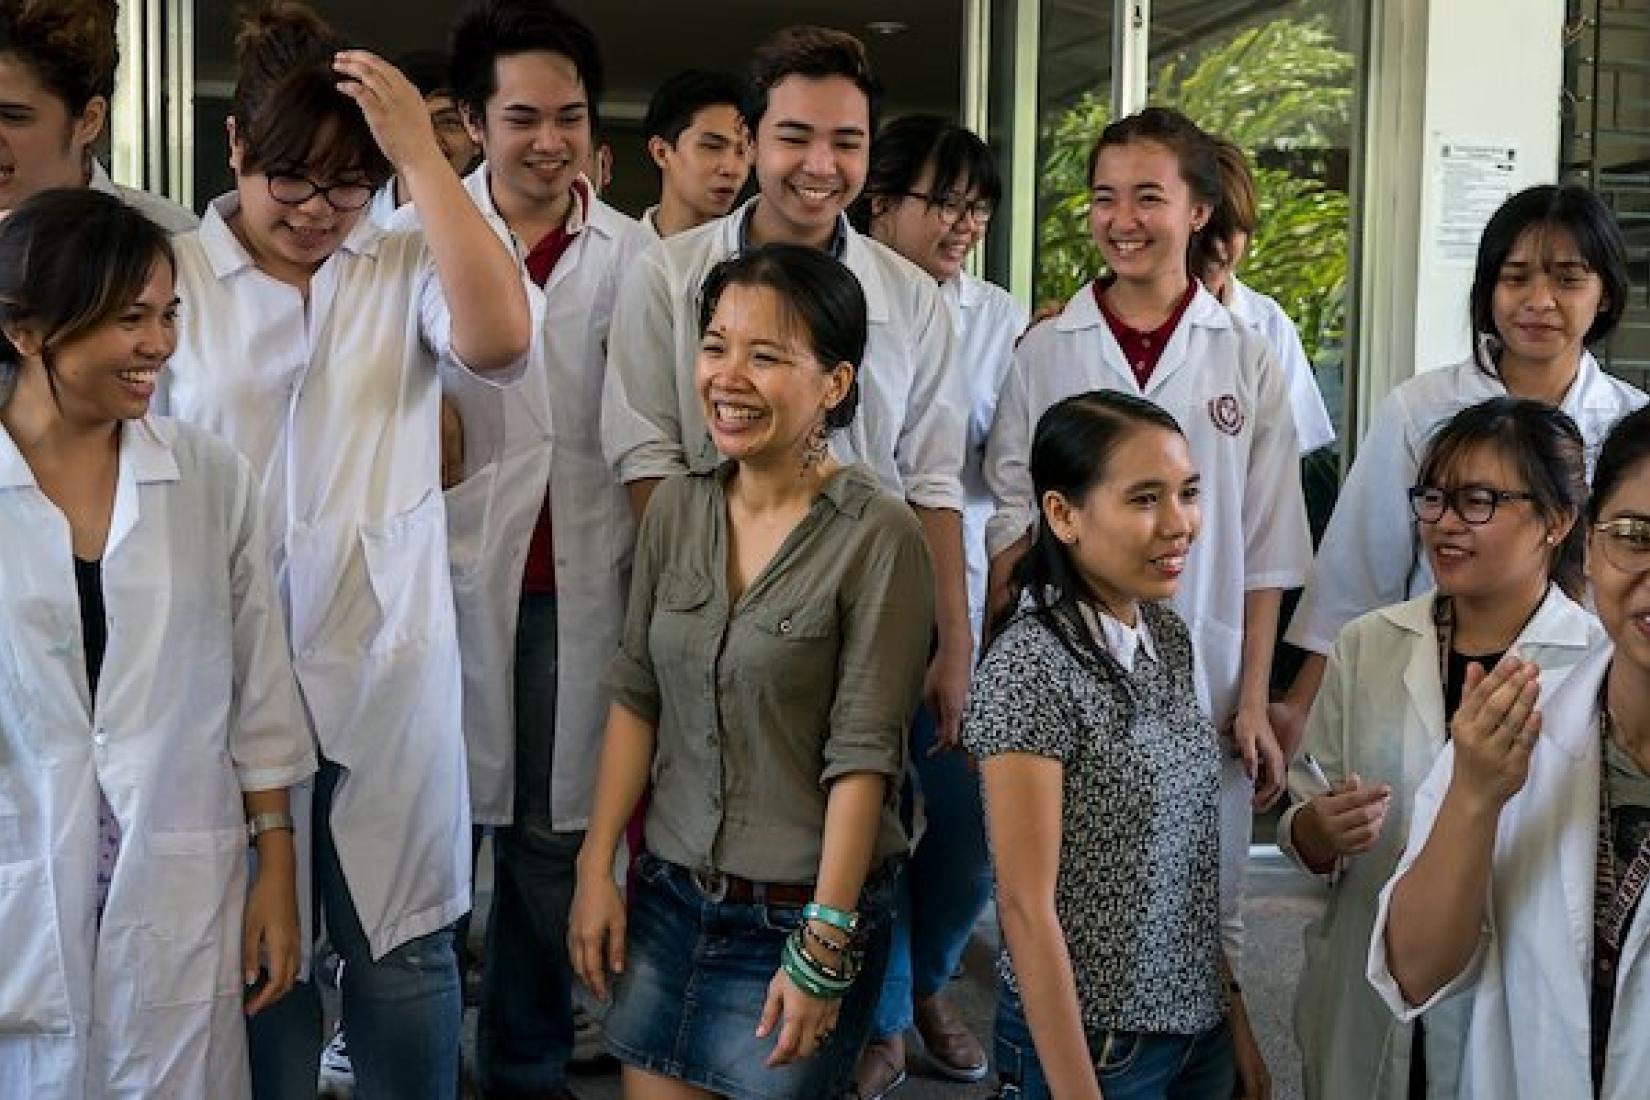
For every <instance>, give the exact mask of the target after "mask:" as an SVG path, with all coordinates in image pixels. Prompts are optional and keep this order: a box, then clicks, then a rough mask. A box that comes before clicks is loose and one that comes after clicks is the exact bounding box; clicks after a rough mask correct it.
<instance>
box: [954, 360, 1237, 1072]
mask: <svg viewBox="0 0 1650 1100" xmlns="http://www.w3.org/2000/svg"><path fill="white" fill-rule="evenodd" d="M1031 470H1032V479H1033V483H1034V484H1035V486H1036V493H1037V500H1038V503H1039V506H1040V509H1041V518H1040V519H1039V521H1038V525H1037V531H1036V534H1035V536H1034V538H1033V541H1032V544H1031V546H1030V548H1029V549H1028V550H1027V552H1026V553H1025V555H1024V556H1023V557H1021V559H1020V561H1019V562H1018V563H1017V564H1016V566H1015V573H1014V577H1013V581H1012V584H1013V589H1014V593H1015V601H1014V604H1013V606H1012V607H1010V609H1009V610H1008V611H1007V612H1006V613H1005V615H1004V619H1005V621H1004V622H1002V623H1001V624H1000V627H1001V629H1000V630H999V632H998V634H997V636H996V638H995V639H994V640H993V641H992V642H991V644H990V646H989V648H988V649H987V650H986V654H985V657H984V659H983V660H982V661H981V662H980V668H979V672H978V673H977V674H976V676H975V679H974V691H973V695H972V698H971V700H970V704H969V713H968V718H967V721H966V722H965V723H964V732H963V740H964V743H965V744H966V745H967V746H968V748H969V749H970V750H971V751H972V752H974V753H975V754H976V755H978V756H979V757H980V758H981V764H980V770H981V774H982V776H983V779H984V784H985V794H986V809H987V816H988V820H989V823H990V832H991V845H992V850H993V852H994V853H995V855H996V867H997V883H998V886H997V907H998V912H999V916H1000V919H1001V922H1002V928H1003V941H1004V944H1005V947H1006V951H1005V953H1004V956H1003V960H1002V966H1001V973H1002V978H1003V983H1004V988H1003V992H1002V995H1001V998H1000V1000H999V1002H998V1010H997V1068H998V1073H999V1075H1000V1077H1001V1079H1002V1084H1003V1090H1002V1093H1001V1095H1003V1096H1020V1097H1024V1098H1025V1100H1048V1098H1049V1097H1053V1096H1058V1097H1061V1098H1062V1100H1066V1098H1085V1100H1098V1098H1099V1097H1100V1096H1101V1094H1102V1092H1104V1095H1105V1096H1107V1097H1111V1098H1113V1100H1117V1098H1128V1100H1147V1098H1157V1100H1162V1098H1165V1097H1171V1096H1172V1097H1177V1098H1183V1100H1229V1098H1230V1097H1232V1096H1234V1095H1240V1096H1244V1097H1251V1098H1254V1100H1264V1098H1265V1097H1266V1096H1267V1091H1268V1088H1269V1081H1268V1078H1267V1073H1266V1068H1265V1065H1264V1063H1263V1062H1262V1061H1261V1058H1260V1055H1259V1051H1258V1049H1257V1048H1256V1046H1255V1042H1254V1037H1253V1035H1252V1034H1251V1032H1250V1029H1249V1025H1248V1016H1247V1014H1246V1012H1245V1011H1244V1006H1243V999H1242V996H1241V994H1240V993H1239V992H1238V989H1237V985H1236V983H1235V982H1232V981H1231V980H1230V971H1229V969H1228V967H1227V963H1226V960H1225V958H1224V954H1223V952H1222V950H1221V945H1220V858H1221V857H1220V824H1219V798H1220V782H1221V780H1220V775H1221V763H1220V749H1219V746H1218V743H1217V741H1216V739H1215V731H1214V727H1213V724H1212V723H1211V722H1210V720H1209V718H1208V716H1207V714H1206V713H1204V712H1203V711H1202V710H1201V709H1200V707H1199V705H1198V702H1197V691H1196V689H1195V687H1194V684H1193V669H1192V642H1191V636H1190V634H1189V633H1188V632H1187V630H1186V626H1185V624H1184V623H1183V622H1182V621H1181V619H1180V617H1179V616H1178V615H1177V614H1175V612H1174V611H1173V610H1172V609H1171V607H1170V606H1169V602H1168V601H1169V600H1171V599H1172V598H1173V597H1174V595H1175V593H1176V590H1177V589H1178V588H1179V586H1180V585H1181V583H1182V582H1183V577H1184V575H1185V574H1186V572H1187V564H1188V561H1189V558H1188V555H1189V554H1190V552H1191V549H1192V543H1193V541H1194V540H1195V539H1196V538H1197V536H1198V533H1199V529H1200V526H1201V520H1202V515H1201V513H1202V501H1203V493H1202V479H1201V478H1200V477H1199V476H1198V471H1197V469H1196V467H1194V466H1193V464H1192V459H1191V453H1190V448H1189V447H1188V446H1187V442H1186V437H1185V436H1184V435H1183V434H1182V433H1181V431H1180V428H1179V426H1178V425H1177V424H1176V423H1175V420H1174V418H1173V417H1171V416H1170V415H1169V414H1168V413H1166V412H1164V411H1163V410H1162V409H1160V408H1158V407H1157V406H1155V405H1153V404H1152V403H1151V402H1149V401H1146V400H1144V399H1142V398H1140V397H1136V396H1134V395H1131V394H1122V393H1116V392H1110V391H1103V390H1102V391H1097V392H1094V393H1088V394H1081V395H1078V396H1075V397H1070V398H1066V399H1065V400H1063V401H1060V402H1057V403H1056V404H1055V405H1054V406H1052V407H1051V408H1050V409H1049V410H1048V411H1047V412H1046V413H1044V414H1043V416H1042V418H1041V419H1040V420H1039V421H1038V424H1037V433H1036V436H1035V438H1034V439H1033V442H1032V447H1031ZM1235 1087H1236V1088H1237V1090H1238V1091H1234V1088H1235Z"/></svg>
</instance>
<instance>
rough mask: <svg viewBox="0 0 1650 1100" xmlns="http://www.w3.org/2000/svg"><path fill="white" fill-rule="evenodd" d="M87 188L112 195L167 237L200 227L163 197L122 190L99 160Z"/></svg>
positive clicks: (94, 161) (192, 218)
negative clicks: (166, 233) (169, 234)
mask: <svg viewBox="0 0 1650 1100" xmlns="http://www.w3.org/2000/svg"><path fill="white" fill-rule="evenodd" d="M86 186H87V187H89V188H91V189H92V190H93V191H101V192H103V193H104V194H105V195H113V196H114V197H115V198H117V199H119V200H120V201H121V202H123V203H125V204H126V205H127V206H130V207H131V208H132V209H133V210H136V211H137V212H138V213H139V214H142V215H143V216H144V217H146V218H148V219H149V220H150V221H152V222H154V223H155V224H156V225H158V226H160V227H161V228H162V229H164V230H166V232H168V233H188V232H189V231H190V230H192V229H195V228H197V227H198V226H199V225H200V223H201V220H200V219H199V218H197V217H195V215H194V214H192V213H191V212H190V211H188V210H186V209H185V208H184V207H182V206H179V205H178V204H177V203H175V202H173V201H172V200H171V199H169V198H167V197H166V196H164V195H152V194H150V193H149V192H147V191H139V190H138V189H137V188H135V187H123V186H121V185H120V184H118V183H116V182H115V181H114V180H112V179H110V178H109V173H108V171H107V170H105V169H104V167H103V165H102V164H101V163H100V162H98V161H96V160H93V161H92V178H91V180H90V181H88V182H87V184H86Z"/></svg>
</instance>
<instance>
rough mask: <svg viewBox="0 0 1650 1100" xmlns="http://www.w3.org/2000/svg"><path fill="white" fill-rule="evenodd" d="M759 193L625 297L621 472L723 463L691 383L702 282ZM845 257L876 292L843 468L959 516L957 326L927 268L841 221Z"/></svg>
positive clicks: (652, 261)
mask: <svg viewBox="0 0 1650 1100" xmlns="http://www.w3.org/2000/svg"><path fill="white" fill-rule="evenodd" d="M757 201H758V200H757V199H751V200H750V201H749V202H747V203H746V204H745V205H744V206H742V207H740V208H739V209H737V210H735V211H734V212H733V213H731V214H729V215H728V216H727V217H725V218H718V219H717V220H716V221H713V222H710V223H709V224H707V225H702V226H699V227H698V228H697V229H691V230H688V231H687V232H685V233H678V234H676V235H675V236H672V237H670V238H668V239H666V240H663V241H661V242H659V243H658V244H656V245H654V246H652V247H651V248H649V249H648V250H647V251H646V252H644V253H642V255H641V256H640V257H639V258H638V259H637V260H636V263H635V265H634V270H633V271H632V272H631V273H630V275H629V276H628V277H627V278H626V280H625V282H624V284H623V286H622V287H621V289H620V291H619V300H618V303H617V305H616V306H615V307H614V311H613V328H612V332H611V334H610V338H609V348H608V370H607V390H606V393H605V395H604V397H603V402H602V442H603V445H604V449H605V451H606V454H607V459H608V461H609V462H610V463H612V465H613V466H614V468H615V469H616V470H617V471H618V476H619V480H620V481H622V482H626V483H629V482H632V481H637V480H642V479H647V478H662V477H667V476H669V475H670V474H673V473H677V472H680V471H682V470H685V469H688V468H690V467H691V468H693V469H708V468H710V467H711V466H714V465H715V463H716V462H717V460H718V456H717V454H716V451H715V447H714V446H713V445H712V443H711V440H710V434H709V432H708V431H707V429H706V427H705V418H704V411H703V409H702V407H701V404H700V400H699V393H698V388H697V386H696V384H695V382H694V366H695V363H696V361H697V358H698V353H699V317H698V312H699V289H700V286H701V285H702V284H703V282H704V279H705V276H706V275H707V274H709V272H710V269H711V268H712V267H713V266H714V265H715V264H716V263H718V262H719V261H721V260H724V259H727V258H728V257H730V256H732V255H734V254H736V253H737V252H738V251H739V246H740V232H741V226H742V224H743V220H744V219H745V218H746V217H747V216H748V215H749V214H750V212H751V210H752V209H753V206H754V203H756V202H757ZM840 225H841V227H842V231H843V236H844V240H845V242H846V245H845V251H844V254H843V259H842V262H843V264H844V266H846V267H847V268H848V270H850V271H852V272H853V273H854V275H855V276H856V277H857V278H858V279H859V282H860V286H861V287H862V288H863V289H864V291H865V301H866V307H867V317H868V320H869V326H868V328H869V339H868V340H867V342H866V345H865V356H864V361H863V362H862V363H860V364H859V375H858V378H859V384H860V402H859V409H858V412H857V413H856V414H855V416H854V420H853V423H852V424H850V425H849V426H848V427H847V428H845V429H843V430H841V431H838V432H834V433H832V435H831V450H832V453H833V454H835V455H836V457H837V458H838V459H839V460H840V461H841V462H843V463H845V464H846V463H853V462H863V463H864V464H865V465H867V466H869V467H870V468H871V470H872V471H873V472H874V473H875V474H876V476H877V480H878V481H879V482H880V483H881V484H882V486H883V488H885V489H886V490H887V491H889V492H891V493H894V494H895V495H896V496H899V497H901V498H903V499H905V500H907V501H909V502H911V503H912V504H914V505H916V506H918V507H924V508H947V509H951V510H952V511H956V512H961V511H962V506H963V491H962V481H961V473H962V466H963V451H964V442H965V439H966V435H967V423H968V380H967V378H966V377H965V375H964V373H963V372H962V371H959V370H956V369H954V367H953V356H954V344H955V338H954V336H953V326H952V323H951V320H950V318H949V317H948V316H947V314H946V311H945V306H944V305H943V303H942V301H941V298H940V293H939V288H938V286H937V285H936V284H935V282H934V280H933V278H932V277H930V276H929V275H928V274H927V273H926V272H924V271H923V270H922V269H921V268H919V267H917V266H916V265H915V264H912V263H911V262H910V261H909V260H907V259H905V258H904V257H902V256H900V255H899V254H898V253H896V252H894V251H893V250H892V249H890V248H888V247H886V246H885V245H882V244H880V243H879V242H877V241H875V240H872V239H871V238H869V237H865V236H863V235H861V234H860V233H858V232H856V231H855V230H854V229H853V228H852V227H851V226H849V225H848V223H847V220H846V219H843V220H842V221H841V223H840Z"/></svg>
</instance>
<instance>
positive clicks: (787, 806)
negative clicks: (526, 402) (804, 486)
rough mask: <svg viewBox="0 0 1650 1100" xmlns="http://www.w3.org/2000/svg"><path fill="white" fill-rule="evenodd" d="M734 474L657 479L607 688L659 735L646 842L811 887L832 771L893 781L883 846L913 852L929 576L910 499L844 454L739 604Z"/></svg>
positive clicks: (689, 860)
mask: <svg viewBox="0 0 1650 1100" xmlns="http://www.w3.org/2000/svg"><path fill="white" fill-rule="evenodd" d="M733 469H734V466H733V464H731V463H724V464H723V465H722V466H721V467H720V468H719V469H717V470H715V471H710V472H705V473H697V474H679V475H677V476H675V477H672V478H669V479H667V480H665V481H664V482H663V483H661V484H660V485H659V487H658V489H657V490H656V491H655V492H654V494H653V498H652V500H651V502H650V503H649V505H648V509H647V514H646V517H645V519H644V520H643V522H642V527H641V531H640V532H639V533H638V535H637V541H636V558H635V566H634V570H633V572H632V579H631V590H630V605H629V610H628V612H627V617H626V622H625V631H624V638H623V640H622V642H621V644H620V649H619V653H618V655H617V656H616V657H615V658H614V661H613V664H612V667H611V669H610V671H609V673H608V687H609V688H610V690H611V691H612V697H613V699H614V701H616V702H618V703H620V704H621V705H623V706H624V707H626V708H627V709H629V710H631V711H633V712H634V713H635V714H637V715H638V716H639V717H641V718H643V719H646V720H647V721H649V722H651V723H653V725H654V727H655V729H656V730H657V739H656V744H655V749H654V756H653V799H652V802H651V803H650V804H649V807H648V812H647V844H648V848H649V850H650V851H652V852H653V853H654V854H655V855H657V856H659V857H660V858H661V859H665V860H669V861H670V862H672V863H677V864H680V865H682V866H686V867H691V868H695V869H703V870H707V871H720V872H723V873H727V874H733V875H739V876H742V877H744V878H749V879H754V880H756V881H760V882H811V881H813V880H814V879H815V878H816V877H817V874H818V869H819V856H820V849H821V845H822V842H823V837H824V829H825V800H826V795H827V793H828V791H829V788H830V784H831V781H832V780H833V779H835V778H836V777H837V776H840V775H845V774H848V773H851V772H876V773H879V774H882V775H886V776H887V777H888V778H889V784H888V797H887V799H886V800H885V803H884V807H883V812H882V820H881V822H880V824H879V828H878V835H877V842H876V848H875V852H874V858H875V859H876V860H881V859H883V858H886V857H887V856H890V855H893V854H894V853H896V852H900V851H903V850H904V848H905V843H906V842H905V836H904V831H903V829H902V828H901V826H900V823H899V818H898V815H897V813H896V812H895V807H896V803H897V795H898V785H899V784H898V780H899V776H900V775H901V773H902V771H903V769H904V766H905V746H906V731H907V727H908V725H909V723H910V720H911V716H912V713H913V712H914V711H915V709H916V705H917V702H918V700H919V697H920V696H921V694H922V680H923V672H924V669H925V667H926V663H927V659H928V651H929V640H930V637H931V634H932V631H933V623H934V581H933V573H932V569H931V567H930V564H929V560H928V550H927V546H926V545H925V543H924V542H923V538H922V531H921V528H920V526H919V525H918V523H917V520H916V517H915V516H914V515H913V514H912V512H911V510H910V508H909V507H908V506H907V505H906V504H905V502H904V501H901V500H898V499H896V498H895V497H893V496H891V495H889V494H887V493H884V492H883V491H882V490H881V489H879V488H878V486H877V483H876V480H875V479H874V477H873V476H872V474H871V473H870V471H869V470H867V469H865V468H864V467H863V466H857V465H855V466H847V467H844V468H843V469H841V470H839V471H837V472H836V473H835V474H833V475H832V477H831V478H830V479H829V480H828V481H827V482H826V484H825V487H824V489H823V490H822V491H821V493H820V495H819V497H818V498H817V499H816V500H815V501H814V503H813V506H812V508H811V509H810V510H809V511H808V513H807V515H806V516H805V517H804V518H803V519H802V521H801V522H800V523H798V524H797V526H796V528H795V529H794V530H792V531H791V533H790V535H789V536H787V537H786V539H785V541H784V543H783V544H782V545H781V546H780V548H779V550H778V552H777V553H775V555H774V557H773V560H772V561H770V562H769V563H768V565H767V567H766V568H764V569H763V570H762V572H761V573H760V574H759V575H758V576H757V577H756V579H755V580H754V581H753V582H752V583H751V585H750V586H749V588H748V589H747V590H746V591H745V593H744V595H743V596H741V597H740V598H739V600H738V601H737V602H734V601H730V600H729V598H728V567H727V562H728V552H729V544H730V539H729V531H728V508H727V496H726V492H725V487H726V483H727V479H728V477H729V475H730V473H731V472H732V470H733Z"/></svg>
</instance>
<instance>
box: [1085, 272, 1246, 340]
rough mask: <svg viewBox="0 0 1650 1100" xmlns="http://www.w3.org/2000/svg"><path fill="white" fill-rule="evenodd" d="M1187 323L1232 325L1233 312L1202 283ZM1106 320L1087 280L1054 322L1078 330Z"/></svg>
mask: <svg viewBox="0 0 1650 1100" xmlns="http://www.w3.org/2000/svg"><path fill="white" fill-rule="evenodd" d="M1184 320H1185V323H1186V324H1191V325H1201V326H1203V327H1204V328H1231V327H1232V315H1231V313H1230V312H1228V311H1227V309H1226V307H1225V306H1223V305H1221V304H1220V299H1219V298H1216V297H1215V296H1214V295H1213V294H1210V293H1209V291H1208V289H1207V288H1206V287H1204V286H1203V284H1201V283H1199V284H1198V287H1197V293H1196V294H1193V295H1192V303H1191V305H1189V306H1187V307H1186V316H1185V318H1184ZM1105 323H1106V318H1105V315H1104V314H1102V313H1101V312H1100V303H1099V302H1097V301H1095V298H1094V283H1093V282H1087V283H1084V284H1083V286H1082V288H1081V289H1079V290H1078V291H1077V293H1076V294H1074V295H1072V297H1071V301H1069V302H1067V303H1066V308H1065V309H1063V310H1061V311H1060V317H1059V319H1058V320H1057V321H1056V322H1055V324H1056V325H1058V326H1059V328H1060V331H1062V332H1075V331H1077V330H1079V329H1085V328H1094V327H1096V326H1101V327H1103V326H1104V325H1105Z"/></svg>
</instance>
